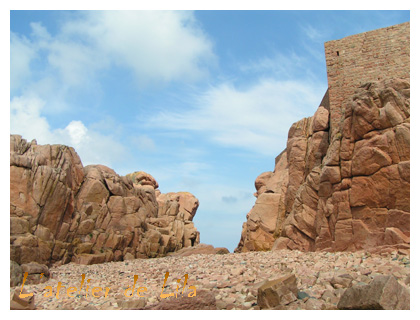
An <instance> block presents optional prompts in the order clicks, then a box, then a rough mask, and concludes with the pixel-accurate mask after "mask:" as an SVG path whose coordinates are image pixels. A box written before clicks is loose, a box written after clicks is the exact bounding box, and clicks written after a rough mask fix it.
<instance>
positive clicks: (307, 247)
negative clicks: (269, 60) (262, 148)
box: [235, 79, 410, 252]
mask: <svg viewBox="0 0 420 320" xmlns="http://www.w3.org/2000/svg"><path fill="white" fill-rule="evenodd" d="M328 97H329V95H328V91H327V93H326V95H325V97H324V99H323V101H322V102H321V105H320V106H319V108H318V109H317V111H316V112H315V114H314V116H313V117H310V118H305V119H302V120H300V121H298V122H296V123H294V124H293V125H292V127H291V128H290V130H289V135H288V140H287V149H286V150H284V151H283V152H282V153H281V154H280V155H279V156H278V157H277V158H276V164H275V169H274V171H273V172H265V173H263V174H261V175H260V176H259V177H258V178H257V179H256V181H255V187H256V190H257V192H256V194H255V195H256V197H257V200H256V203H255V205H254V207H253V208H252V210H251V211H250V212H249V213H248V215H247V221H246V222H245V223H244V225H243V229H242V235H241V240H240V242H239V245H238V247H237V248H236V250H235V251H236V252H246V251H253V250H270V249H273V250H274V249H297V250H302V251H316V250H330V251H345V250H350V251H353V250H360V249H373V248H378V247H381V246H382V247H398V248H409V243H410V84H409V82H408V81H406V80H401V79H394V80H386V81H379V82H369V83H366V84H364V85H362V86H360V87H359V88H358V89H357V90H356V91H355V93H354V94H353V95H350V96H347V97H345V99H344V102H343V103H342V105H341V106H338V109H339V111H340V112H341V117H340V118H334V119H332V118H331V116H330V111H331V110H330V103H329V99H328ZM335 108H337V106H335ZM334 113H335V114H337V110H336V109H335V110H334ZM332 121H334V123H333V122H332Z"/></svg>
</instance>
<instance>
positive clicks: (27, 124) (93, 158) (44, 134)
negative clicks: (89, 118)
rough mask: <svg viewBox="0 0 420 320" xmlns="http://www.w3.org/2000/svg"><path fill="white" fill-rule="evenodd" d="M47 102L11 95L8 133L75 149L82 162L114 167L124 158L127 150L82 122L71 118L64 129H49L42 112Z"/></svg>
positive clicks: (40, 142) (114, 140)
mask: <svg viewBox="0 0 420 320" xmlns="http://www.w3.org/2000/svg"><path fill="white" fill-rule="evenodd" d="M45 107H46V102H45V101H43V100H42V99H40V98H39V97H36V96H20V97H14V98H13V99H12V101H11V103H10V132H11V133H12V134H20V135H21V136H22V137H23V138H25V139H27V140H28V141H30V140H32V139H36V140H37V142H38V144H64V145H68V146H71V147H74V148H75V149H76V152H77V153H78V154H79V156H80V158H81V159H82V163H83V165H88V164H103V165H106V166H109V167H111V168H112V167H113V165H115V164H116V162H117V161H120V160H122V159H125V158H126V157H127V154H128V150H126V149H125V148H124V147H123V146H122V145H121V144H120V143H119V142H118V141H117V140H116V139H115V138H113V137H112V136H107V135H103V134H101V133H100V132H98V131H95V130H89V129H88V128H87V127H86V126H85V125H84V124H83V123H82V122H81V121H78V120H73V121H71V122H70V123H69V124H68V125H67V126H66V127H65V128H58V129H54V130H52V129H51V127H50V124H49V123H48V121H47V119H46V118H45V117H43V116H42V115H41V114H42V111H43V109H44V108H45Z"/></svg>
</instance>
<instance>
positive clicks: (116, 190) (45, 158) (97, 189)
mask: <svg viewBox="0 0 420 320" xmlns="http://www.w3.org/2000/svg"><path fill="white" fill-rule="evenodd" d="M10 141H11V145H10V172H11V176H10V191H11V193H10V243H11V245H10V249H11V259H12V260H13V261H15V262H17V263H18V264H28V263H31V262H37V263H39V264H42V265H48V266H50V265H52V264H55V263H56V264H64V263H68V262H70V261H73V262H76V263H81V264H96V263H103V262H105V261H113V260H115V261H119V260H122V259H123V258H124V259H129V258H147V257H158V256H164V255H165V254H167V253H168V252H173V251H176V250H179V249H181V248H183V247H189V246H194V245H197V244H199V242H200V240H199V232H198V230H197V229H196V228H195V227H194V224H193V222H192V220H193V217H194V215H195V214H196V212H197V208H198V205H199V202H198V199H197V198H195V197H194V196H193V195H192V194H190V193H188V192H179V193H170V194H161V193H160V191H159V190H158V189H157V188H158V187H159V185H158V183H157V182H156V180H155V179H154V178H153V177H152V176H151V175H150V174H147V173H145V172H135V173H132V174H129V175H127V176H125V177H121V176H119V175H118V174H117V173H116V172H115V171H114V170H112V169H110V168H108V167H106V166H103V165H89V166H86V167H83V166H82V163H81V161H80V158H79V157H78V155H77V154H76V152H75V151H74V149H73V148H70V147H66V146H62V145H52V146H51V145H45V146H41V145H37V144H36V141H33V142H31V143H27V142H26V140H24V139H22V137H20V136H17V135H11V136H10ZM157 198H158V199H157ZM164 236H165V238H164ZM30 277H32V276H30ZM33 277H36V276H33Z"/></svg>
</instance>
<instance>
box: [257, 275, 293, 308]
mask: <svg viewBox="0 0 420 320" xmlns="http://www.w3.org/2000/svg"><path fill="white" fill-rule="evenodd" d="M297 295H298V289H297V285H296V276H295V275H294V274H289V275H285V276H283V277H281V278H278V279H275V280H271V281H266V282H265V283H264V284H263V285H261V286H260V287H259V288H258V296H257V303H258V305H259V306H260V308H262V309H267V308H275V307H277V306H278V305H287V304H289V303H291V302H293V301H295V300H296V299H297Z"/></svg>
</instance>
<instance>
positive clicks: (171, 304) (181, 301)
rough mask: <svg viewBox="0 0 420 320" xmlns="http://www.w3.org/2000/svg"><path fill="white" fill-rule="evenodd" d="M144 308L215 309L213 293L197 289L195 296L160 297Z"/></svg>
mask: <svg viewBox="0 0 420 320" xmlns="http://www.w3.org/2000/svg"><path fill="white" fill-rule="evenodd" d="M144 310H217V307H216V299H215V297H214V294H213V293H212V292H210V291H209V290H198V291H197V295H196V296H195V297H188V296H185V295H183V296H180V297H177V298H176V297H171V298H166V299H162V300H161V301H160V302H159V303H157V304H154V305H151V306H148V307H146V308H144Z"/></svg>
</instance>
